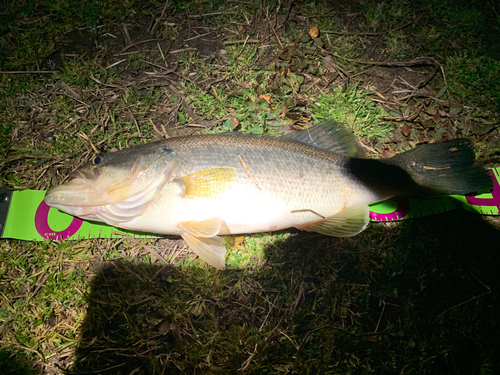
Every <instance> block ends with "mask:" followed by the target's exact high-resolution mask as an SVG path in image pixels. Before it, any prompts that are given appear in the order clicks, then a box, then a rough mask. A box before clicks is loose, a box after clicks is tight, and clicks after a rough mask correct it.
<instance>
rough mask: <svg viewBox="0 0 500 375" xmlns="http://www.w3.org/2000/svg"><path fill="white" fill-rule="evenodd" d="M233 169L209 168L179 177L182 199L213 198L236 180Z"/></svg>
mask: <svg viewBox="0 0 500 375" xmlns="http://www.w3.org/2000/svg"><path fill="white" fill-rule="evenodd" d="M236 177H237V174H236V170H235V169H234V168H229V167H223V168H209V169H203V170H201V171H198V172H195V173H191V174H188V175H186V176H184V177H180V178H178V179H177V181H178V182H179V183H180V184H181V186H182V188H183V193H182V197H183V198H215V197H218V196H220V194H222V193H224V191H225V190H226V189H227V188H229V187H230V186H231V184H232V183H233V182H234V181H235V180H236Z"/></svg>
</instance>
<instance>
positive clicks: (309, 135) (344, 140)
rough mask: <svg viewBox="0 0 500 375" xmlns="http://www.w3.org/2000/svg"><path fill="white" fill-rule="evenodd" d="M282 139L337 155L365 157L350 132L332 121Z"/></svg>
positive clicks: (324, 121)
mask: <svg viewBox="0 0 500 375" xmlns="http://www.w3.org/2000/svg"><path fill="white" fill-rule="evenodd" d="M282 138H285V139H291V140H294V141H297V142H302V143H305V144H307V145H309V146H312V147H315V148H317V149H320V150H323V151H329V152H333V153H334V154H338V155H346V156H350V157H356V158H364V157H365V153H364V151H363V148H362V146H361V144H360V143H359V142H358V140H357V139H356V137H355V136H354V134H353V133H352V131H351V130H350V129H348V128H347V127H345V126H344V125H342V124H339V123H338V122H337V121H335V120H332V119H328V120H323V121H320V122H318V123H317V124H316V125H313V126H311V127H310V128H308V129H305V130H299V131H295V132H293V133H290V134H286V135H284V136H282Z"/></svg>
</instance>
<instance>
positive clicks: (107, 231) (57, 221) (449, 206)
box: [0, 167, 500, 241]
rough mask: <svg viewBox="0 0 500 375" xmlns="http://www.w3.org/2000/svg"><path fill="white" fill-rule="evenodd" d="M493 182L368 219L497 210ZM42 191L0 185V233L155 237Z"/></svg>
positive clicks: (381, 205)
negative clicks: (54, 202)
mask: <svg viewBox="0 0 500 375" xmlns="http://www.w3.org/2000/svg"><path fill="white" fill-rule="evenodd" d="M489 171H490V173H491V174H492V176H493V179H494V182H495V186H494V188H493V190H492V191H491V192H487V193H480V194H476V195H450V196H437V197H433V198H428V199H413V198H396V199H393V200H387V201H383V202H378V203H374V204H371V205H370V216H371V219H372V221H397V220H403V219H411V218H416V217H421V216H428V215H433V214H437V213H440V212H445V211H451V210H455V209H466V210H468V211H472V212H477V213H479V214H483V215H499V214H500V167H497V168H493V169H490V170H489ZM44 196H45V191H36V190H24V191H11V190H8V189H4V188H0V237H1V238H15V239H20V240H29V241H43V240H45V239H57V240H63V239H68V240H75V239H81V238H113V237H115V238H116V237H118V238H121V237H123V234H127V235H129V236H132V237H135V238H157V237H159V236H158V235H156V234H151V233H135V232H130V231H126V230H124V229H119V228H114V227H112V226H109V225H106V224H103V223H94V222H90V221H83V220H81V219H78V218H76V217H73V216H71V215H68V214H65V213H63V212H61V211H58V210H56V209H53V208H50V207H49V206H47V204H45V202H44V201H43V198H44Z"/></svg>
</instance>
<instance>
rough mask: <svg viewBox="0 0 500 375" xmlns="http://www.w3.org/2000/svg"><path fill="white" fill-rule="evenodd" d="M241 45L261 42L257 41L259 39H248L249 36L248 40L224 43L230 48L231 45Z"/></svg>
mask: <svg viewBox="0 0 500 375" xmlns="http://www.w3.org/2000/svg"><path fill="white" fill-rule="evenodd" d="M241 43H245V44H247V43H260V40H257V39H248V36H247V39H245V40H234V41H230V42H224V45H226V46H228V45H230V44H241Z"/></svg>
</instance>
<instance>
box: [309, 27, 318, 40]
mask: <svg viewBox="0 0 500 375" xmlns="http://www.w3.org/2000/svg"><path fill="white" fill-rule="evenodd" d="M318 35H319V27H318V25H315V26H313V27H311V30H309V36H310V37H311V38H313V39H316V38H317V37H318Z"/></svg>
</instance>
